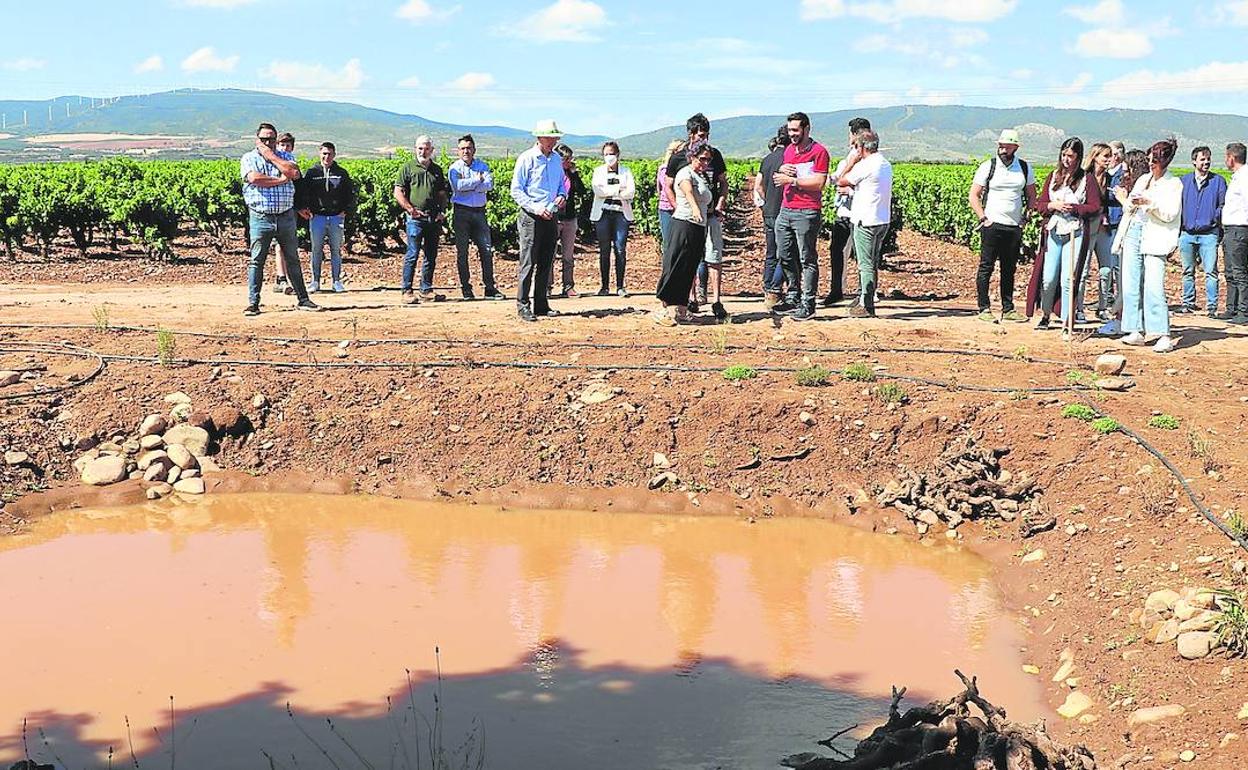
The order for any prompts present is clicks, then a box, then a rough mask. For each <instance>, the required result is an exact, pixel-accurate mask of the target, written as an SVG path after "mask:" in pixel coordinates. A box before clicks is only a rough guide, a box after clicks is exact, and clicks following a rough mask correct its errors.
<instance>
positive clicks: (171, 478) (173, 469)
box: [165, 465, 182, 484]
mask: <svg viewBox="0 0 1248 770" xmlns="http://www.w3.org/2000/svg"><path fill="white" fill-rule="evenodd" d="M181 477H182V469H181V468H179V467H178V466H176V465H171V466H169V472H168V473H167V474H166V475H165V482H166V483H168V484H173V483H176V482H177V480H178V479H179V478H181Z"/></svg>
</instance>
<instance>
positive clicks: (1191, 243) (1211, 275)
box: [1179, 232, 1218, 310]
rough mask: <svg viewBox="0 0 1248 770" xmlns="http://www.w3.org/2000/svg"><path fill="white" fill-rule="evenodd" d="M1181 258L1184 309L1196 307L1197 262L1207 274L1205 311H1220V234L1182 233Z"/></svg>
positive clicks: (1180, 242) (1180, 241)
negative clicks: (1198, 261)
mask: <svg viewBox="0 0 1248 770" xmlns="http://www.w3.org/2000/svg"><path fill="white" fill-rule="evenodd" d="M1179 256H1180V257H1181V258H1182V260H1183V296H1182V299H1183V307H1185V308H1188V309H1192V308H1195V307H1196V261H1197V259H1199V260H1200V270H1201V272H1203V273H1204V274H1205V309H1206V310H1217V309H1218V234H1217V233H1199V234H1198V233H1188V232H1184V233H1180V234H1179Z"/></svg>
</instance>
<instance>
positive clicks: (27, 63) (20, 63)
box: [0, 56, 47, 72]
mask: <svg viewBox="0 0 1248 770" xmlns="http://www.w3.org/2000/svg"><path fill="white" fill-rule="evenodd" d="M45 66H47V61H45V60H43V59H34V58H31V57H29V56H23V57H22V58H20V59H10V60H9V61H6V62H4V63H3V64H0V67H3V68H4V69H6V70H12V71H13V72H30V71H31V70H41V69H43V68H44V67H45Z"/></svg>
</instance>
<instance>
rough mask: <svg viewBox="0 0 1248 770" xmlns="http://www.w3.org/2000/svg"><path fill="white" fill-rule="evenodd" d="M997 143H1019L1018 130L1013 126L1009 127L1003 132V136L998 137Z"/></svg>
mask: <svg viewBox="0 0 1248 770" xmlns="http://www.w3.org/2000/svg"><path fill="white" fill-rule="evenodd" d="M997 144H1013V145H1017V144H1019V141H1018V132H1017V131H1015V130H1014V129H1012V128H1007V129H1005V130H1004V131H1002V132H1001V136H998V137H997Z"/></svg>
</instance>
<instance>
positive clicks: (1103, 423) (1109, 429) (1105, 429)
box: [1092, 417, 1122, 436]
mask: <svg viewBox="0 0 1248 770" xmlns="http://www.w3.org/2000/svg"><path fill="white" fill-rule="evenodd" d="M1121 427H1122V426H1121V425H1119V424H1118V421H1117V420H1115V419H1114V418H1113V417H1097V418H1096V419H1095V420H1093V421H1092V430H1094V431H1096V432H1097V433H1100V434H1101V435H1102V436H1104V435H1107V434H1110V433H1115V432H1117V431H1118V429H1119V428H1121Z"/></svg>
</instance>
